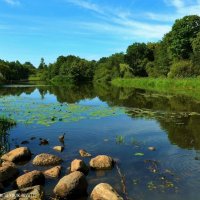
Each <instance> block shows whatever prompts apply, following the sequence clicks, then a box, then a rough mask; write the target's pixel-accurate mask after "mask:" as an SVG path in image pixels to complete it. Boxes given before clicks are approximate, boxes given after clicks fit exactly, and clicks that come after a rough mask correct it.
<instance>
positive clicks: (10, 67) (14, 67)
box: [0, 60, 36, 82]
mask: <svg viewBox="0 0 200 200" xmlns="http://www.w3.org/2000/svg"><path fill="white" fill-rule="evenodd" d="M35 73H36V68H35V67H34V66H33V65H32V64H31V63H30V62H25V63H24V64H21V63H20V62H19V61H16V62H8V61H4V60H0V82H6V81H15V80H26V79H28V77H29V76H30V75H31V74H35Z"/></svg>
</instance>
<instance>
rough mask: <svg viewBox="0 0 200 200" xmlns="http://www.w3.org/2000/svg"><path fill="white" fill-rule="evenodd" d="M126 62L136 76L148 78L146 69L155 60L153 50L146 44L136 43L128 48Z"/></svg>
mask: <svg viewBox="0 0 200 200" xmlns="http://www.w3.org/2000/svg"><path fill="white" fill-rule="evenodd" d="M125 60H126V62H127V63H128V65H129V66H130V68H131V69H132V70H133V74H134V75H135V76H147V72H146V69H145V68H146V64H147V63H148V62H149V61H153V60H154V55H153V50H152V48H149V47H148V45H146V44H145V43H134V44H132V45H130V46H129V47H128V49H127V52H126V56H125Z"/></svg>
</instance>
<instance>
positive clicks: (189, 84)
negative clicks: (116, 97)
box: [111, 78, 200, 100]
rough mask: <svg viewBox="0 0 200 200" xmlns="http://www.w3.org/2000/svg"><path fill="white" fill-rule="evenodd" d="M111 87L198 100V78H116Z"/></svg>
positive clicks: (199, 87)
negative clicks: (177, 95) (184, 96)
mask: <svg viewBox="0 0 200 200" xmlns="http://www.w3.org/2000/svg"><path fill="white" fill-rule="evenodd" d="M111 83H112V85H113V86H116V87H122V88H138V89H145V90H150V91H156V92H160V93H167V94H169V93H171V94H180V95H186V96H189V97H193V98H195V99H196V100H200V78H185V79H169V78H127V79H122V78H116V79H113V80H112V82H111Z"/></svg>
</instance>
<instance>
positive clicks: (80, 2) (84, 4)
mask: <svg viewBox="0 0 200 200" xmlns="http://www.w3.org/2000/svg"><path fill="white" fill-rule="evenodd" d="M66 1H67V2H69V3H71V4H74V5H76V6H79V7H81V8H85V9H88V10H92V11H94V12H98V13H102V10H101V9H100V7H99V6H98V5H97V4H94V3H91V2H89V1H85V0H66Z"/></svg>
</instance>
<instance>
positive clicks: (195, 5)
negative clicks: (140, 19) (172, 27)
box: [145, 0, 200, 23]
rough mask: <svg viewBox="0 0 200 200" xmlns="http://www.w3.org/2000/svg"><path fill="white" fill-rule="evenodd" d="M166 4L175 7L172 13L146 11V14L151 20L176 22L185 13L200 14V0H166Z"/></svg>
mask: <svg viewBox="0 0 200 200" xmlns="http://www.w3.org/2000/svg"><path fill="white" fill-rule="evenodd" d="M164 3H165V5H167V6H168V7H173V8H174V11H171V10H170V13H164V14H163V13H152V12H146V13H145V15H146V16H147V17H149V18H150V19H151V20H155V21H162V22H169V23H170V22H174V21H175V20H176V19H178V18H181V17H183V16H185V15H200V0H164Z"/></svg>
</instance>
